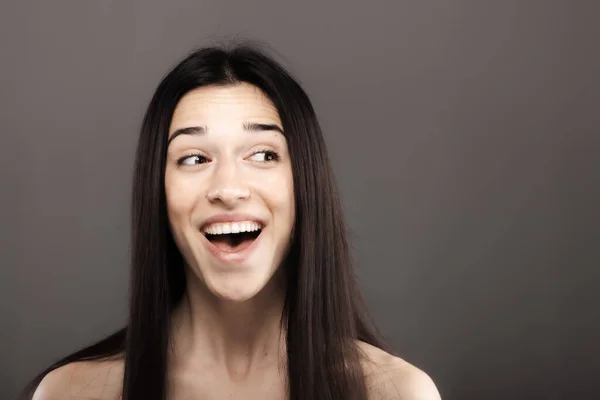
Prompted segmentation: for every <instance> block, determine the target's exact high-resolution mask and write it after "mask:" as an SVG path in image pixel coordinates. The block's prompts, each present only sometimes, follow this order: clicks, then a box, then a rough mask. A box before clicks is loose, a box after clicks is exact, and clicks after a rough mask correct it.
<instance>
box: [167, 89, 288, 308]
mask: <svg viewBox="0 0 600 400" xmlns="http://www.w3.org/2000/svg"><path fill="white" fill-rule="evenodd" d="M168 140H169V145H168V150H167V160H166V170H165V191H166V198H167V211H168V218H169V223H170V226H171V231H172V233H173V237H174V240H175V243H176V244H177V246H178V248H179V250H180V252H181V253H182V255H183V258H184V260H185V262H186V264H187V266H188V268H189V269H190V270H191V271H192V272H193V273H194V274H195V275H196V276H197V277H198V278H199V280H200V281H201V282H203V284H204V286H205V287H206V288H207V289H208V290H209V291H210V292H212V293H213V294H214V295H215V296H217V297H219V298H222V299H229V300H235V301H243V300H247V299H249V298H252V297H253V296H254V295H256V294H257V293H258V292H260V291H261V290H262V289H263V288H264V287H265V286H266V285H267V283H268V282H269V281H270V280H271V278H272V277H273V276H274V274H275V272H276V271H277V269H278V268H279V267H280V265H281V263H282V262H283V260H284V258H285V256H286V253H287V251H288V248H289V244H290V240H291V238H290V237H291V232H292V228H293V225H294V218H295V206H294V193H293V190H294V188H293V178H292V167H291V162H290V156H289V151H288V146H287V141H286V139H285V136H284V135H283V126H282V123H281V120H280V117H279V114H278V112H277V109H276V108H275V106H274V105H273V103H272V102H271V100H270V99H269V98H268V97H267V96H266V95H265V94H264V93H263V92H261V91H260V90H259V89H258V88H256V87H255V86H252V85H250V84H247V83H240V84H234V85H227V86H204V87H201V88H198V89H194V90H192V91H190V92H188V93H187V94H186V95H185V96H184V97H183V98H182V99H181V100H180V101H179V103H178V104H177V107H176V109H175V112H174V114H173V118H172V120H171V126H170V128H169V139H168Z"/></svg>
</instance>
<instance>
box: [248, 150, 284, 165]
mask: <svg viewBox="0 0 600 400" xmlns="http://www.w3.org/2000/svg"><path fill="white" fill-rule="evenodd" d="M250 159H251V160H252V161H258V162H264V163H266V162H273V161H278V160H279V154H277V153H276V152H274V151H271V150H263V151H258V152H256V153H254V154H252V155H251V156H250Z"/></svg>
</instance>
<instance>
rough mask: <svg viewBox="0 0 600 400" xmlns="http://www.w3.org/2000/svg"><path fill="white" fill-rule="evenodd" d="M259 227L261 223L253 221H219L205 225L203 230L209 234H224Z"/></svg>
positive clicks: (248, 230)
mask: <svg viewBox="0 0 600 400" xmlns="http://www.w3.org/2000/svg"><path fill="white" fill-rule="evenodd" d="M260 229H261V225H260V224H259V223H258V222H253V221H240V222H219V223H215V224H210V225H208V226H206V227H205V228H204V232H205V233H208V234H209V235H224V234H228V233H240V232H254V231H258V230H260Z"/></svg>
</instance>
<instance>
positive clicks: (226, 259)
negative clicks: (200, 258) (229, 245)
mask: <svg viewBox="0 0 600 400" xmlns="http://www.w3.org/2000/svg"><path fill="white" fill-rule="evenodd" d="M240 221H255V222H258V223H259V224H260V225H261V226H262V229H261V232H260V234H259V235H258V237H257V238H256V239H254V242H252V244H251V245H250V246H248V247H247V248H245V249H244V250H241V251H233V252H229V251H225V250H222V249H220V248H218V247H217V246H215V245H214V244H213V243H211V241H210V240H208V238H207V237H206V235H205V233H204V228H205V227H206V226H208V225H210V224H214V223H218V222H240ZM266 226H267V223H266V221H265V220H264V219H263V218H259V217H256V216H254V215H251V214H245V213H222V214H217V215H213V216H212V217H210V218H207V219H206V220H204V222H203V223H202V225H201V226H200V234H201V235H202V240H203V241H204V243H205V244H206V247H207V248H208V250H209V252H210V253H211V254H212V255H213V257H215V258H216V259H217V260H219V261H221V262H222V263H227V264H229V263H241V262H243V261H244V260H246V259H247V258H248V257H250V255H251V254H252V253H253V252H254V250H255V249H256V248H257V247H258V244H259V242H260V241H261V240H262V237H263V233H264V230H265V228H266Z"/></svg>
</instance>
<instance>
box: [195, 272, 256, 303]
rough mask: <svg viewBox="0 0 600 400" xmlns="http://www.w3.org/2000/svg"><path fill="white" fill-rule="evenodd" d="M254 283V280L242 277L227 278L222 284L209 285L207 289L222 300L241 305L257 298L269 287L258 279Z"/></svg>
mask: <svg viewBox="0 0 600 400" xmlns="http://www.w3.org/2000/svg"><path fill="white" fill-rule="evenodd" d="M257 278H258V277H257ZM221 279H223V278H221ZM252 281H253V279H252V278H248V277H242V276H240V277H227V278H224V280H222V281H221V282H210V283H207V287H208V290H209V291H210V292H212V294H213V295H215V297H217V298H219V299H220V300H226V301H231V302H236V303H241V302H245V301H248V300H251V299H253V298H255V297H256V296H257V295H258V294H260V293H261V292H262V291H263V290H264V289H265V287H266V286H267V282H264V281H263V280H262V279H256V282H254V283H253V282H252Z"/></svg>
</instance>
